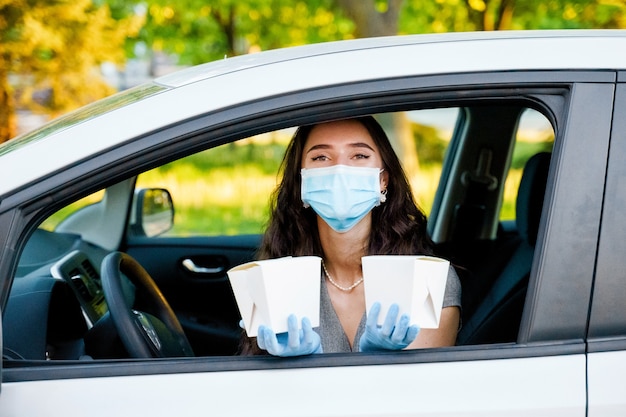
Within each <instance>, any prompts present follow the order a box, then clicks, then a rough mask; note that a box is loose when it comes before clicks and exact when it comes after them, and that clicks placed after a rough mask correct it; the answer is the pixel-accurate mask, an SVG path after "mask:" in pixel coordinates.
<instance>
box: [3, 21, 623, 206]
mask: <svg viewBox="0 0 626 417" xmlns="http://www.w3.org/2000/svg"><path fill="white" fill-rule="evenodd" d="M623 50H626V30H563V31H561V30H559V31H556V30H555V31H506V32H502V31H500V32H469V33H468V32H465V33H446V34H438V35H410V36H392V37H381V38H367V39H358V40H351V41H338V42H329V43H320V44H313V45H305V46H298V47H291V48H284V49H277V50H272V51H266V52H261V53H257V54H250V55H245V56H239V57H233V58H226V59H223V60H219V61H215V62H211V63H207V64H202V65H198V66H195V67H191V68H188V69H184V70H181V71H179V72H176V73H173V74H170V75H166V76H163V77H160V78H157V79H155V80H154V81H152V82H150V83H148V84H145V85H142V86H139V87H137V88H134V89H131V90H127V91H124V92H121V93H118V94H116V95H114V96H111V97H108V98H105V99H103V100H100V101H98V102H96V103H93V104H91V105H88V106H86V107H84V108H81V109H79V110H77V111H75V112H72V113H70V114H68V115H66V116H63V117H61V118H59V119H56V120H53V121H51V122H50V123H49V124H47V125H44V126H43V127H42V128H40V129H37V130H35V131H33V132H30V133H28V134H26V135H23V136H21V137H18V138H16V139H13V140H11V141H9V142H7V143H5V144H3V145H0V178H2V179H3V180H2V181H1V182H0V198H2V196H5V195H8V194H11V192H12V190H15V189H18V188H21V187H23V186H25V185H26V184H28V183H31V182H35V181H38V180H39V179H41V178H45V177H47V176H49V175H50V174H52V173H54V172H58V171H59V170H63V169H65V168H67V167H69V166H72V165H73V164H75V163H76V162H77V161H81V160H85V159H88V158H89V157H90V156H92V155H96V154H99V153H101V152H103V151H105V150H107V149H111V148H114V147H117V146H119V145H121V144H123V143H125V142H127V141H128V140H131V139H132V138H135V137H138V136H141V135H144V134H146V133H148V132H151V131H155V130H158V129H160V128H164V127H166V126H171V125H173V124H175V123H177V122H179V121H182V120H187V119H191V118H194V117H197V116H199V115H201V114H205V113H207V112H211V111H216V110H219V109H223V108H228V107H230V106H234V105H237V104H239V103H245V102H251V101H254V100H259V99H263V98H265V97H273V96H278V95H281V94H287V93H290V92H297V91H306V90H310V89H315V88H318V87H323V86H333V85H340V84H345V83H350V82H358V81H366V80H370V79H384V78H397V77H402V76H420V75H436V74H449V73H472V72H480V71H515V70H557V69H562V70H597V69H598V70H599V69H604V70H619V69H626V55H625V54H622V53H616V52H615V51H623ZM87 122H88V123H87ZM0 204H1V202H0Z"/></svg>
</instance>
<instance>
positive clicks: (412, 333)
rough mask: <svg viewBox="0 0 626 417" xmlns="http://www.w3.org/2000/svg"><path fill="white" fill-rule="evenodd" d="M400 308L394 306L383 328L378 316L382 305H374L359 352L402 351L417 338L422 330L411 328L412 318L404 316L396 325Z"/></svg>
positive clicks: (390, 309)
mask: <svg viewBox="0 0 626 417" xmlns="http://www.w3.org/2000/svg"><path fill="white" fill-rule="evenodd" d="M399 311H400V308H399V307H398V305H397V304H392V305H391V307H389V311H388V312H387V317H385V321H384V322H383V325H382V327H380V326H378V324H377V323H378V315H379V314H380V303H378V302H377V303H374V304H372V308H371V309H370V312H369V314H368V315H367V322H366V323H365V332H364V333H363V335H362V336H361V340H359V350H360V351H361V352H376V351H382V350H400V349H404V348H405V347H407V346H408V345H410V344H411V342H413V341H414V340H415V338H416V337H417V334H418V333H419V331H420V328H419V327H418V326H416V325H413V326H409V321H410V318H409V316H408V315H406V314H403V315H402V317H400V320H399V321H398V322H397V323H396V319H397V318H398V312H399Z"/></svg>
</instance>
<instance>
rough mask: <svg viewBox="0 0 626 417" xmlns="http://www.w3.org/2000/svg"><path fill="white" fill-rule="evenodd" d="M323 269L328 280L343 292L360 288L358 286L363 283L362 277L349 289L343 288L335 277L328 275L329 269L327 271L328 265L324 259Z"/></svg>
mask: <svg viewBox="0 0 626 417" xmlns="http://www.w3.org/2000/svg"><path fill="white" fill-rule="evenodd" d="M322 268H324V273H325V274H326V277H327V278H328V281H330V283H331V284H333V285H334V286H335V287H337V288H339V289H340V290H341V291H346V292H348V291H351V290H353V289H354V288H356V287H358V285H359V284H360V283H362V282H363V277H361V278H360V279H358V280H357V281H356V282H355V283H354V284H352V285H350V286H349V287H342V286H341V285H339V284H337V283H336V282H335V281H334V280H333V277H331V276H330V274H329V273H328V269H326V264H325V263H324V260H323V259H322Z"/></svg>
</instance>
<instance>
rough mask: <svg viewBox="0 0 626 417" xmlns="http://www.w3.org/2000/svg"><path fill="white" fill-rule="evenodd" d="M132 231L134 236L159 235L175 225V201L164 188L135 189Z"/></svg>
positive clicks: (131, 219) (131, 222) (131, 220)
mask: <svg viewBox="0 0 626 417" xmlns="http://www.w3.org/2000/svg"><path fill="white" fill-rule="evenodd" d="M129 226H130V232H131V234H133V235H134V236H140V237H155V236H159V235H161V234H163V233H165V232H167V231H168V230H170V229H171V228H172V226H174V202H173V201H172V196H171V194H170V192H169V191H167V190H166V189H163V188H140V189H137V190H135V197H134V199H133V207H132V211H131V218H130V225H129Z"/></svg>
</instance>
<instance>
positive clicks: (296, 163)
mask: <svg viewBox="0 0 626 417" xmlns="http://www.w3.org/2000/svg"><path fill="white" fill-rule="evenodd" d="M353 120H356V121H358V122H359V123H361V124H362V125H363V126H365V128H366V129H367V131H368V132H369V134H370V136H371V137H372V139H373V140H374V143H376V146H377V147H378V150H379V152H380V154H381V157H382V160H383V168H384V169H385V171H386V172H387V173H388V175H389V180H388V185H387V200H386V201H385V203H382V204H380V205H379V206H377V207H374V208H373V209H372V228H371V232H370V238H369V242H368V247H367V254H368V255H416V254H421V255H431V254H432V253H433V249H432V247H433V244H432V241H431V240H430V237H429V236H428V232H427V230H426V215H425V214H424V213H423V212H422V211H421V210H420V209H419V207H418V206H417V204H416V203H415V200H414V199H413V194H412V192H411V186H410V185H409V181H408V180H407V178H406V175H405V173H404V170H403V169H402V166H401V164H400V160H399V159H398V157H397V155H396V153H395V152H394V150H393V148H392V147H391V143H390V142H389V138H388V137H387V135H386V134H385V131H384V130H383V128H382V127H381V126H380V124H378V122H377V121H376V120H375V119H374V118H373V117H372V116H366V117H359V118H355V119H353ZM314 127H315V125H306V126H302V127H300V128H298V130H297V131H296V133H295V134H294V137H293V138H292V140H291V142H290V143H289V146H288V147H287V151H286V152H285V156H284V158H283V161H282V164H281V168H280V172H281V173H282V180H281V182H280V184H279V185H278V187H277V188H276V190H274V193H273V194H272V198H271V200H270V208H271V214H270V219H269V223H268V226H267V228H266V231H265V234H264V235H263V239H262V241H261V245H260V247H259V251H258V254H257V258H258V259H270V258H279V257H282V256H304V255H316V256H320V257H323V256H324V253H323V250H322V245H321V243H320V238H319V232H318V229H317V218H316V214H315V212H314V211H313V209H312V208H310V207H309V208H304V206H303V204H302V200H301V193H300V191H301V190H300V188H301V183H302V179H301V176H300V170H301V168H302V166H301V160H302V153H303V151H304V145H305V143H306V140H307V138H308V137H309V134H310V133H311V130H312V129H313V128H314ZM239 354H241V355H263V354H267V352H265V351H262V350H261V349H259V347H258V345H257V343H256V338H249V337H247V336H246V334H245V332H242V338H241V341H240V345H239Z"/></svg>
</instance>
